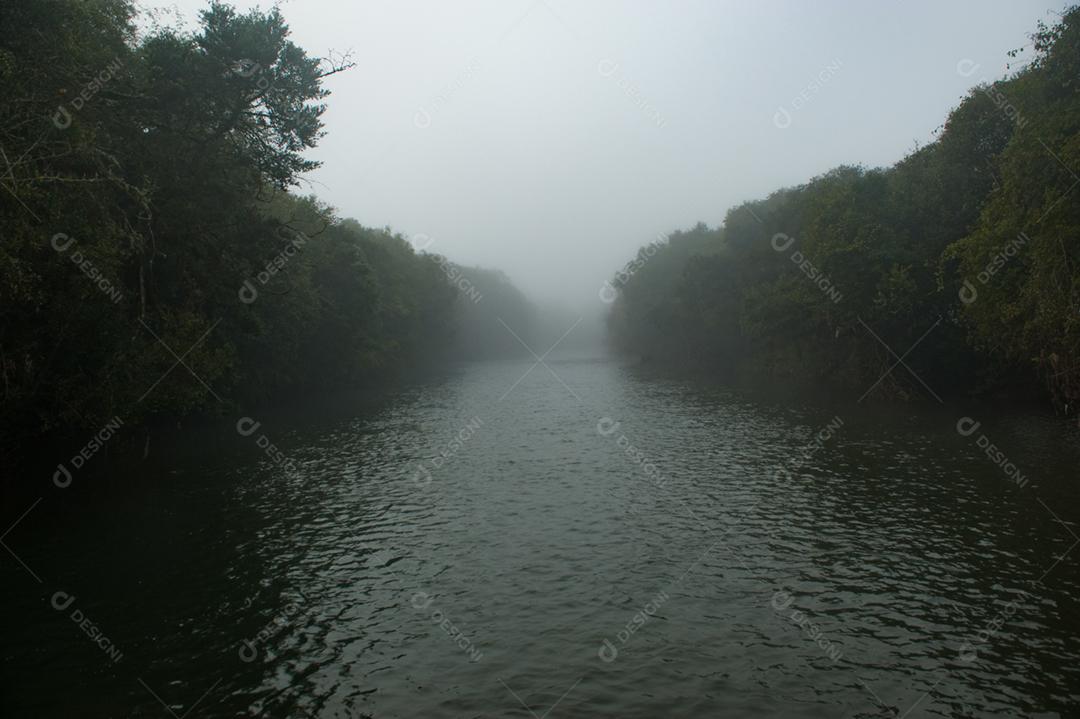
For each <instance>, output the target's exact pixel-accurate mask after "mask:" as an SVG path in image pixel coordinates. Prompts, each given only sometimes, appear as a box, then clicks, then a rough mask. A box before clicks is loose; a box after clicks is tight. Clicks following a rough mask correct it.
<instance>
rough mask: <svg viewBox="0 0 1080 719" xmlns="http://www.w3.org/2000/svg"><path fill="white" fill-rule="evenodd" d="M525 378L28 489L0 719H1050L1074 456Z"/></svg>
mask: <svg viewBox="0 0 1080 719" xmlns="http://www.w3.org/2000/svg"><path fill="white" fill-rule="evenodd" d="M531 364H532V363H531V362H491V363H477V364H472V365H469V366H467V367H464V368H462V369H461V370H460V371H458V372H454V373H453V374H451V375H450V376H448V377H445V378H442V379H440V380H438V381H431V382H426V383H423V384H418V385H414V386H410V387H406V388H403V389H402V390H401V391H400V392H397V393H395V394H394V395H392V396H391V397H389V398H385V399H383V400H382V401H380V402H377V403H375V404H374V405H372V404H370V403H358V404H357V406H355V407H354V408H351V409H350V411H348V412H345V413H342V412H340V411H338V412H333V413H329V412H328V413H319V412H315V413H311V412H307V413H304V414H294V415H276V416H265V417H255V418H253V419H255V420H257V421H259V422H260V426H259V429H258V430H257V431H256V432H254V433H253V434H252V435H250V436H242V435H240V434H239V433H237V432H236V430H235V429H234V422H232V421H231V420H230V422H228V423H226V424H225V425H224V426H222V427H217V428H213V429H207V430H201V431H195V430H193V431H190V432H187V433H183V434H181V435H180V436H179V437H178V438H177V439H176V440H175V441H172V442H168V443H162V444H160V445H157V446H155V448H154V449H153V451H152V452H151V457H150V459H149V460H148V461H147V462H146V463H145V464H140V465H110V464H109V463H108V462H109V460H108V459H107V458H103V457H95V458H94V459H93V460H92V461H91V462H90V463H88V466H87V467H86V469H85V470H84V471H83V472H81V473H78V474H76V475H75V477H74V480H73V482H72V486H71V487H69V488H67V489H64V490H60V489H57V488H56V487H54V486H53V485H52V482H51V477H50V476H49V475H48V474H44V475H43V476H42V477H41V478H29V479H27V480H26V482H27V483H28V484H30V485H31V486H33V487H34V488H35V490H40V491H36V492H35V493H32V494H30V495H28V496H27V498H26V499H25V500H24V499H22V498H20V499H19V500H18V501H19V502H20V505H19V506H5V508H4V510H5V511H4V517H5V519H6V522H5V524H4V528H7V527H8V526H9V525H11V524H12V522H14V521H15V520H16V519H18V518H19V516H20V515H21V514H23V513H24V512H26V511H27V509H29V511H28V512H27V513H26V514H25V516H23V518H22V519H21V520H20V521H19V522H18V523H17V524H16V525H15V526H14V528H12V529H11V530H10V531H8V533H7V534H5V535H4V537H3V539H4V543H5V545H6V546H7V547H9V548H10V550H11V551H12V552H14V553H15V554H14V555H13V554H11V553H8V552H5V553H3V557H4V558H3V559H2V560H0V571H2V572H3V578H4V580H3V589H2V590H0V608H2V609H3V613H4V616H5V617H6V618H7V620H8V622H7V626H8V630H7V632H6V635H5V641H4V651H3V675H4V679H3V682H2V685H3V686H2V689H0V692H2V693H0V710H3V714H4V715H5V716H43V717H44V716H101V717H129V716H130V717H158V716H170V715H173V714H174V715H175V716H177V717H185V716H188V717H241V716H267V717H363V716H371V717H528V716H536V717H544V716H547V717H550V718H551V719H569V718H571V717H597V716H608V717H620V718H625V717H657V716H682V717H706V716H708V717H712V716H740V717H743V716H745V717H836V718H837V719H841V718H842V717H884V716H907V717H920V716H925V717H965V716H971V717H981V716H1025V717H1026V716H1034V717H1070V716H1077V715H1078V714H1080V662H1078V661H1077V660H1078V658H1080V638H1078V633H1080V632H1078V630H1080V611H1078V609H1080V608H1078V606H1077V601H1076V598H1077V597H1078V596H1080V571H1078V568H1077V566H1078V565H1077V553H1076V552H1072V550H1073V549H1075V548H1076V546H1077V545H1076V543H1077V539H1076V533H1078V532H1080V530H1078V529H1077V525H1076V517H1077V514H1078V512H1077V507H1080V502H1078V500H1080V496H1078V491H1077V488H1076V471H1075V469H1076V467H1077V466H1078V464H1077V460H1078V459H1080V456H1078V452H1077V449H1076V447H1077V442H1076V435H1075V430H1073V429H1072V428H1069V427H1066V426H1063V425H1061V424H1060V423H1058V422H1056V421H1055V420H1053V419H1052V418H1048V417H1044V416H1041V415H1039V414H1037V413H1018V414H1010V415H1007V416H1002V412H1001V410H1000V408H999V409H996V410H995V409H993V408H988V407H985V406H984V407H974V406H973V407H968V406H963V405H957V406H952V407H938V406H936V403H934V406H933V407H921V408H912V407H904V408H896V407H892V408H888V409H882V408H877V409H874V408H866V407H862V406H859V405H856V404H854V403H852V402H846V403H844V402H837V403H828V402H820V401H817V402H813V403H809V402H807V403H803V402H799V401H792V400H790V399H789V400H788V401H786V402H780V401H777V400H773V399H764V398H761V397H753V396H749V395H745V394H740V393H738V392H734V391H729V390H725V389H722V388H715V387H703V386H701V385H698V384H693V383H690V382H687V381H681V380H678V381H677V380H668V379H662V378H658V377H653V376H648V375H645V374H643V373H642V372H641V371H640V370H638V369H636V368H634V367H630V366H626V365H622V364H620V363H617V362H613V361H606V360H600V359H590V358H580V357H564V358H562V359H549V361H548V365H549V366H545V365H539V366H535V367H532V369H531V370H530V366H531ZM793 405H794V406H793ZM995 416H996V419H995ZM962 417H972V419H973V420H975V421H979V422H980V425H979V427H978V429H977V430H975V431H974V432H973V433H972V434H970V435H968V436H963V435H962V434H960V433H959V432H958V431H957V422H958V420H960V419H961V418H962ZM965 426H971V425H970V423H969V424H968V425H965ZM261 436H265V437H266V438H267V441H270V442H272V443H273V444H274V445H275V446H276V447H278V448H280V450H281V452H282V453H283V456H284V457H286V458H287V459H288V460H289V461H288V462H282V461H280V458H277V459H275V457H273V456H271V455H269V454H267V452H265V451H264V450H263V449H261V448H260V447H259V446H258V444H259V437H261ZM984 436H985V437H986V438H987V441H990V442H993V443H994V445H995V446H997V447H1000V448H1001V450H1002V452H1003V455H1002V456H1004V457H1006V458H1007V462H1009V463H1011V466H1015V467H1016V468H1017V471H1019V472H1020V473H1021V475H1022V477H1023V478H1024V479H1025V480H1027V481H1026V482H1024V486H1022V487H1021V486H1017V484H1018V483H1017V480H1016V479H1015V477H1014V478H1010V477H1008V476H1006V473H1005V471H1004V470H1003V469H1002V467H1001V466H999V464H1000V462H998V464H995V460H996V459H997V456H996V455H994V456H993V457H991V456H988V455H987V453H986V452H985V451H984V450H983V449H981V448H980V446H979V444H980V441H981V438H982V437H984ZM290 467H294V468H293V469H290ZM35 483H36V484H35ZM39 497H40V501H38V498H39ZM31 507H32V509H31ZM1070 552H1072V553H1070ZM16 555H17V557H18V560H17V559H16V558H15V557H16ZM1062 557H1063V558H1062ZM20 560H21V562H24V563H25V567H24V566H23V565H22V564H20ZM39 580H40V581H39ZM58 593H62V594H59V595H58ZM72 597H73V599H72V601H71V603H70V604H68V605H66V606H64V607H63V608H61V609H57V608H54V606H55V605H56V604H63V603H64V602H65V601H66V600H67V599H69V598H72ZM76 610H78V612H79V614H77V615H76V619H74V620H73V619H72V614H73V612H75V611H76ZM83 618H85V619H83ZM81 621H83V622H86V623H85V624H83V625H82V626H80V622H81ZM91 627H93V628H95V630H96V633H95V631H91ZM88 632H90V633H91V634H93V635H94V637H95V638H96V642H95V641H94V640H92V638H91V636H89V635H88ZM102 637H107V640H105V641H103V640H102Z"/></svg>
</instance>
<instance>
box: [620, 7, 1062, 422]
mask: <svg viewBox="0 0 1080 719" xmlns="http://www.w3.org/2000/svg"><path fill="white" fill-rule="evenodd" d="M1010 56H1011V69H1010V74H1009V75H1008V76H1007V77H1006V78H1004V79H1002V80H999V81H996V82H992V83H990V82H983V83H981V84H980V85H979V86H977V87H975V88H974V89H973V90H971V91H970V93H969V94H968V95H967V96H966V97H965V98H963V100H962V101H961V102H960V104H959V106H958V107H956V108H955V109H954V110H953V111H952V112H951V114H950V115H949V117H948V119H947V120H946V121H945V123H944V125H943V126H941V127H940V128H939V129H938V130H937V133H936V138H935V141H934V142H932V143H931V144H929V145H927V146H925V147H921V148H918V149H916V150H915V151H913V152H911V153H910V154H909V155H908V156H907V157H905V158H904V159H903V160H901V161H900V162H898V163H897V164H895V165H894V166H892V167H889V168H886V169H865V168H862V167H849V166H844V167H838V168H836V169H834V170H831V171H830V172H827V173H825V174H824V175H822V176H820V177H816V178H814V179H812V180H810V181H809V182H807V183H806V184H804V185H800V186H798V187H792V188H785V189H781V190H778V191H777V192H774V193H773V194H771V195H770V196H769V197H767V198H766V199H764V200H758V201H754V202H747V203H745V204H743V205H741V206H739V207H735V208H733V209H731V210H730V211H729V212H728V213H727V216H726V218H725V220H724V222H723V224H722V225H721V226H720V227H719V228H716V229H712V228H709V227H706V226H705V225H703V224H698V225H697V226H695V227H693V228H691V229H689V230H684V231H679V232H675V233H672V234H671V235H670V236H669V237H668V238H666V241H664V242H659V243H655V242H654V243H652V244H650V245H648V246H646V247H644V248H642V249H641V250H640V251H639V253H638V255H637V257H636V258H635V259H634V260H633V261H631V262H630V263H628V264H627V265H626V266H625V267H624V268H623V269H622V270H621V271H620V272H618V273H617V274H616V276H615V277H614V279H613V280H612V281H611V283H610V284H609V285H608V286H607V288H606V289H607V290H608V293H609V294H611V295H612V296H613V297H614V303H613V306H612V312H611V315H610V319H609V325H610V329H611V333H612V341H613V343H614V344H615V346H616V347H617V348H619V349H620V350H622V351H625V352H627V353H631V354H634V355H637V356H640V357H641V358H643V360H645V361H651V362H655V363H659V364H663V365H673V366H679V367H682V368H686V369H692V370H694V371H708V372H715V373H718V374H723V375H727V376H737V377H740V378H744V379H750V378H752V379H756V380H762V379H764V380H778V379H786V380H789V381H792V382H798V383H813V384H818V385H824V386H830V387H832V388H834V390H835V389H841V391H851V392H853V393H854V395H855V396H857V395H858V394H859V393H861V392H863V391H864V390H866V389H867V388H868V387H871V386H873V391H872V392H871V393H870V395H869V396H870V397H876V398H898V397H902V398H908V397H914V396H922V397H925V398H930V397H938V398H940V397H941V395H946V394H950V393H952V394H958V393H963V394H985V395H990V396H1000V395H1003V394H1012V395H1017V394H1018V393H1019V392H1029V391H1030V390H1031V389H1032V388H1033V387H1042V388H1045V392H1046V393H1047V394H1048V395H1049V397H1050V398H1052V400H1053V402H1054V403H1055V404H1056V406H1057V407H1059V408H1060V409H1061V410H1063V411H1066V412H1069V413H1075V406H1076V402H1077V400H1078V399H1080V234H1078V233H1080V202H1078V199H1080V194H1076V193H1078V192H1080V190H1077V189H1076V186H1077V185H1078V184H1080V177H1078V175H1077V173H1078V172H1080V134H1078V133H1080V10H1078V9H1077V8H1075V7H1074V8H1072V9H1070V10H1069V11H1068V12H1066V13H1065V14H1064V15H1062V17H1061V21H1060V23H1057V24H1055V25H1054V26H1052V27H1050V26H1045V25H1042V24H1040V26H1039V27H1038V28H1037V30H1036V32H1035V33H1034V34H1033V35H1032V36H1031V44H1030V45H1029V46H1025V47H1023V48H1018V49H1017V50H1015V51H1013V52H1011V53H1010ZM956 71H957V72H958V73H960V74H961V75H963V76H970V77H971V78H972V80H973V81H974V80H977V79H978V78H979V77H980V76H984V75H985V74H989V73H987V72H986V71H980V69H979V68H978V67H977V66H975V65H974V63H972V62H971V61H961V62H960V63H959V64H958V66H957V69H956ZM907 91H908V92H917V91H918V88H911V89H909V90H907ZM901 360H902V363H901ZM890 368H892V369H893V371H892V372H889V373H888V374H887V376H885V377H884V379H882V380H881V381H880V382H877V383H876V384H874V383H875V382H876V381H877V380H878V378H879V377H881V376H882V375H883V374H885V373H886V372H888V371H889V370H890ZM909 368H910V371H909Z"/></svg>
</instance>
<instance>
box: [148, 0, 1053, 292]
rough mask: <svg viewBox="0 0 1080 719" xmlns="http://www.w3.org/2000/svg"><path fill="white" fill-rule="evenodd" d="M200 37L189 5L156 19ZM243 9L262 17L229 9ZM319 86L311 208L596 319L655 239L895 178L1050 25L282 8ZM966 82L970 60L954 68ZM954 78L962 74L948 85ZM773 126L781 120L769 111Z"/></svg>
mask: <svg viewBox="0 0 1080 719" xmlns="http://www.w3.org/2000/svg"><path fill="white" fill-rule="evenodd" d="M143 4H144V6H145V7H174V8H176V10H177V11H178V12H179V13H180V14H181V15H182V16H184V17H186V18H191V19H193V18H194V17H195V13H196V12H197V10H198V9H200V8H201V7H204V6H205V3H204V2H202V1H201V0H180V1H179V2H175V3H159V2H156V1H155V0H144V3H143ZM235 4H236V5H237V7H240V8H248V7H253V6H256V5H261V6H262V7H264V8H265V7H268V5H269V4H268V3H266V2H263V3H256V2H249V1H247V0H238V2H236V3H235ZM281 6H282V12H283V13H284V15H285V17H286V19H287V21H288V22H289V25H290V26H291V28H292V31H293V40H294V41H295V42H296V43H297V44H299V45H300V46H302V47H303V48H305V49H306V50H307V51H308V53H309V54H311V55H325V54H326V53H327V51H329V50H336V51H344V50H351V51H352V53H353V58H354V60H355V61H356V63H357V66H356V68H354V69H353V70H351V71H349V72H347V73H343V74H340V75H337V76H334V77H331V78H329V79H328V81H327V87H328V88H329V89H330V90H331V91H332V93H333V94H332V95H331V96H330V98H329V99H328V103H329V109H328V111H327V112H326V115H325V116H324V119H325V122H326V130H327V136H326V137H325V138H324V139H323V140H322V143H321V144H320V146H319V147H318V148H317V149H316V150H315V151H313V152H312V153H311V157H312V158H313V159H317V160H321V161H322V162H323V167H322V168H321V169H319V170H317V171H315V172H313V173H311V174H310V176H309V179H310V180H311V182H312V185H311V186H310V187H309V188H308V189H309V190H310V191H312V192H314V193H315V194H317V195H318V196H319V197H320V198H322V199H323V200H325V201H327V202H329V203H330V204H332V205H334V206H335V207H337V208H338V210H339V211H340V213H341V214H342V215H345V216H351V217H355V218H356V219H358V220H359V221H360V222H362V223H363V224H366V225H371V226H384V225H389V226H391V227H393V228H394V229H395V230H397V231H400V232H402V233H404V234H406V235H413V234H416V233H423V234H425V235H428V236H430V237H431V238H433V239H432V244H431V245H430V247H429V248H428V249H429V250H430V251H433V252H440V253H442V254H445V255H447V256H449V257H450V258H451V259H453V260H455V261H457V262H460V263H463V264H480V265H484V266H489V267H498V268H501V269H503V270H504V271H505V272H506V273H507V274H508V275H509V276H510V277H511V278H512V279H513V280H514V281H515V283H517V284H518V286H519V287H521V288H522V289H523V290H524V291H525V292H526V293H528V294H530V295H531V296H532V297H534V298H535V299H537V300H540V301H548V300H552V299H555V300H559V301H561V302H563V303H565V304H567V305H572V306H575V307H578V306H581V307H584V306H586V305H589V306H595V303H596V301H597V292H598V290H599V289H600V287H601V284H602V283H603V281H604V280H605V279H607V278H609V277H610V276H611V275H612V273H613V272H614V271H615V270H616V269H617V268H618V267H620V266H621V265H622V264H623V263H625V262H626V261H627V260H629V259H630V258H631V257H632V256H633V254H634V252H635V250H636V248H637V247H639V246H640V245H643V244H646V243H648V242H650V241H652V240H653V239H654V238H655V237H656V236H657V234H658V233H662V232H667V231H669V230H673V229H676V228H684V227H689V226H691V225H693V224H694V223H695V222H697V221H699V220H701V221H704V222H706V223H708V224H709V225H717V224H719V223H720V222H721V221H722V220H723V218H724V214H725V212H726V211H727V209H728V208H729V207H731V206H732V205H735V204H738V203H739V202H741V201H743V200H747V199H752V198H758V197H763V196H765V195H767V194H768V193H770V192H771V191H773V190H775V189H777V188H779V187H782V186H785V185H793V184H798V183H801V182H803V181H805V180H807V179H809V178H811V177H813V176H815V175H818V174H821V173H822V172H824V171H826V170H828V169H829V168H832V167H835V166H836V165H839V164H843V163H848V164H853V163H862V164H864V165H866V166H871V167H872V166H880V165H888V164H891V163H893V162H895V161H896V160H898V159H900V158H901V157H903V155H904V154H906V153H907V152H908V151H909V150H911V149H912V148H913V147H914V146H915V144H916V143H920V144H925V143H926V142H928V141H930V140H932V139H933V131H934V128H936V127H938V126H939V125H940V124H941V123H942V121H943V120H944V119H945V116H946V113H947V112H948V111H949V109H950V108H952V107H954V106H955V105H956V104H957V102H958V101H959V100H960V98H961V97H962V96H963V95H964V93H965V92H966V91H967V90H968V88H970V87H971V86H973V85H975V84H977V83H978V82H979V81H980V80H983V79H996V78H998V77H1000V76H1001V75H1003V74H1004V73H1005V72H1006V67H1005V64H1006V62H1008V61H1009V58H1008V57H1007V56H1006V52H1007V51H1008V50H1010V49H1013V48H1017V47H1021V46H1025V45H1028V46H1029V50H1028V52H1027V53H1026V55H1028V56H1030V45H1029V40H1028V37H1027V35H1028V33H1029V32H1030V31H1032V30H1033V29H1034V28H1035V24H1036V21H1038V20H1040V19H1042V20H1045V21H1048V22H1049V21H1052V20H1054V19H1055V18H1054V16H1053V15H1052V14H1050V11H1060V10H1061V9H1062V5H1061V4H1059V3H1052V2H1043V1H1042V0H1025V1H1024V2H1018V1H1015V0H1013V1H1007V0H979V1H978V2H941V1H940V0H937V1H934V2H928V1H918V2H914V1H908V0H905V1H904V2H895V1H892V2H889V1H882V0H877V1H875V2H829V3H826V2H772V1H768V2H749V1H748V2H738V3H735V2H719V1H715V0H712V1H709V0H699V1H689V0H674V1H673V0H665V1H664V2H660V1H659V0H656V1H654V2H643V1H642V2H629V1H627V0H624V1H622V2H616V1H614V0H596V1H583V0H575V1H573V2H572V1H571V0H490V1H480V0H475V1H473V0H468V1H466V0H454V1H453V2H445V1H443V0H430V1H427V2H406V1H402V0H380V1H378V2H373V1H367V2H366V1H363V0H291V1H289V2H284V3H282V4H281ZM964 61H969V62H964ZM958 63H959V64H960V68H959V70H960V71H958ZM781 108H782V109H781Z"/></svg>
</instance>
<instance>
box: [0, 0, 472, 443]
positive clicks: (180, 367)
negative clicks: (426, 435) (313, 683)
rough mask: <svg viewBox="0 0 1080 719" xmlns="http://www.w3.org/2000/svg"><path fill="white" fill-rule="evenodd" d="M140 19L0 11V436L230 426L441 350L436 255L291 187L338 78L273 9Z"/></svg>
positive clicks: (19, 3)
mask: <svg viewBox="0 0 1080 719" xmlns="http://www.w3.org/2000/svg"><path fill="white" fill-rule="evenodd" d="M134 17H135V10H134V7H133V5H132V4H131V3H130V2H128V1H127V0H95V1H94V2H83V1H81V0H8V1H6V2H4V3H2V4H0V94H2V95H3V97H4V98H5V101H4V102H3V103H0V151H2V152H0V382H2V385H0V391H2V393H3V400H4V401H3V412H2V413H0V434H2V435H3V436H4V437H5V438H6V439H7V440H8V441H9V442H10V443H15V442H17V441H18V440H19V438H20V437H26V436H33V435H37V434H40V433H42V432H49V431H54V430H58V429H75V428H83V429H96V428H97V427H98V426H100V424H101V423H102V422H103V421H104V420H105V419H106V418H108V417H111V416H113V415H120V416H122V417H123V418H124V421H125V425H126V426H128V427H134V426H138V425H139V424H140V423H153V422H161V421H166V420H167V421H176V420H179V419H182V418H184V417H188V416H191V415H197V414H205V413H208V412H231V411H235V409H236V408H237V406H238V405H242V404H245V403H249V402H258V401H268V400H271V399H273V398H276V397H279V396H280V395H282V394H286V393H290V394H295V393H306V392H313V391H320V390H323V391H325V390H327V389H330V388H339V387H346V386H356V385H361V384H365V383H371V382H374V381H377V380H379V379H380V378H383V377H385V376H387V375H388V374H390V373H392V372H397V371H400V370H402V369H406V368H409V367H413V366H418V365H420V364H422V363H425V362H430V361H433V360H434V359H437V358H438V357H441V356H445V355H446V354H447V353H448V352H449V351H450V345H451V342H452V341H453V327H452V325H453V322H454V312H455V310H454V307H455V305H456V303H457V302H458V295H459V291H458V290H457V289H455V288H454V287H453V286H452V285H451V284H450V282H449V281H448V279H447V277H446V275H445V273H444V270H443V268H442V267H441V266H440V265H439V264H438V263H437V262H436V261H435V259H434V258H432V257H429V256H421V255H417V254H416V253H414V252H413V250H412V248H411V247H410V246H409V245H408V243H406V242H405V241H404V240H403V239H402V238H401V237H399V236H395V235H393V234H391V233H390V232H388V231H384V230H372V229H368V228H365V227H362V226H360V225H359V224H358V223H356V222H355V221H353V220H343V219H340V218H338V217H336V216H335V215H334V212H333V211H332V209H331V208H328V207H325V206H323V205H321V204H320V203H318V202H317V201H315V200H314V199H312V198H299V197H296V196H293V195H290V194H288V193H287V192H286V190H287V188H290V187H293V186H295V185H296V184H297V182H298V180H299V176H300V174H301V173H303V172H305V171H307V170H310V169H311V168H313V167H314V166H315V163H313V162H311V161H310V160H307V159H305V158H304V157H303V152H304V151H305V150H306V149H308V148H311V147H313V146H314V145H315V144H316V142H317V141H318V139H319V137H320V136H321V134H322V123H321V120H320V117H321V115H322V113H323V110H324V105H323V104H322V101H323V100H324V99H325V98H326V97H327V94H328V93H327V91H326V90H325V89H324V88H323V87H322V79H323V78H324V77H326V76H327V75H328V74H331V73H334V72H338V71H340V70H343V69H346V68H347V67H348V66H349V63H348V62H347V61H345V60H343V61H340V62H337V63H334V62H330V61H325V60H320V59H318V58H311V57H308V56H307V55H306V53H305V52H304V51H303V50H302V49H301V48H299V47H297V46H296V45H294V44H293V43H291V42H290V41H289V40H288V37H289V32H288V27H287V26H286V25H285V22H284V20H283V18H282V16H281V15H280V13H279V12H278V11H277V10H276V9H274V10H271V11H269V12H262V11H251V12H247V13H239V12H237V11H235V10H234V9H232V8H231V7H229V6H226V5H224V4H221V3H218V2H212V3H210V4H209V5H208V7H207V9H206V10H205V11H203V12H202V14H201V26H200V28H199V29H198V30H196V31H195V32H183V31H178V30H175V29H170V28H163V29H156V30H153V31H151V32H150V33H149V34H147V35H146V36H144V37H141V38H139V37H137V35H136V33H135V30H134V25H133V18H134ZM65 243H66V244H65ZM59 248H63V249H59ZM102 283H104V285H103V284H102ZM177 358H182V359H183V363H182V364H178V363H177ZM189 368H190V371H189ZM0 449H3V448H0Z"/></svg>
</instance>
